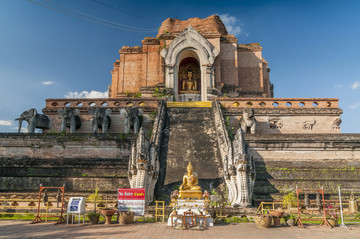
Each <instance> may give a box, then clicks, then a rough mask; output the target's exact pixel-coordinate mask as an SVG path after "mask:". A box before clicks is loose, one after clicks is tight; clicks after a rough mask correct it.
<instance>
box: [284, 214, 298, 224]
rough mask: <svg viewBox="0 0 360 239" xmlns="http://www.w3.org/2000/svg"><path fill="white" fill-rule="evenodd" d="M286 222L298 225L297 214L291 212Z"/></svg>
mask: <svg viewBox="0 0 360 239" xmlns="http://www.w3.org/2000/svg"><path fill="white" fill-rule="evenodd" d="M286 224H288V225H289V226H291V227H293V226H295V225H296V215H295V214H293V213H292V214H290V215H289V218H288V219H287V220H286Z"/></svg>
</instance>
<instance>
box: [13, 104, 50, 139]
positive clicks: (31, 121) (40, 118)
mask: <svg viewBox="0 0 360 239" xmlns="http://www.w3.org/2000/svg"><path fill="white" fill-rule="evenodd" d="M15 120H18V121H19V130H18V133H20V130H21V125H22V122H23V121H24V120H25V121H27V122H28V133H31V134H33V133H35V128H38V129H50V128H51V120H50V118H49V117H48V116H47V115H44V114H38V113H37V111H36V109H35V108H31V109H29V110H27V111H24V112H23V113H22V114H21V115H20V117H19V118H17V119H15Z"/></svg>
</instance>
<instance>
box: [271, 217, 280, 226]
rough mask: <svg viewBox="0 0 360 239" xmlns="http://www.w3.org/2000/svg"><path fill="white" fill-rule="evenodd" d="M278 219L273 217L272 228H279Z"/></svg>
mask: <svg viewBox="0 0 360 239" xmlns="http://www.w3.org/2000/svg"><path fill="white" fill-rule="evenodd" d="M280 219H281V218H280V217H273V225H274V227H280Z"/></svg>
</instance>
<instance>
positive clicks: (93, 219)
mask: <svg viewBox="0 0 360 239" xmlns="http://www.w3.org/2000/svg"><path fill="white" fill-rule="evenodd" d="M99 218H100V215H89V220H90V223H91V224H98V223H99ZM70 219H71V217H70Z"/></svg>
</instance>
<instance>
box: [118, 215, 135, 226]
mask: <svg viewBox="0 0 360 239" xmlns="http://www.w3.org/2000/svg"><path fill="white" fill-rule="evenodd" d="M133 219H134V213H133V212H119V223H120V224H129V223H131V222H132V221H133Z"/></svg>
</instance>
